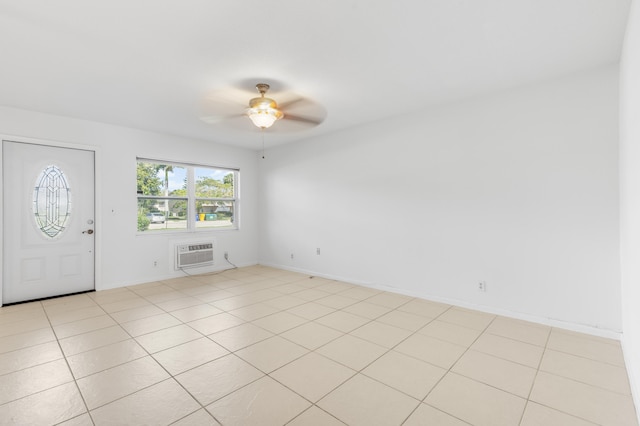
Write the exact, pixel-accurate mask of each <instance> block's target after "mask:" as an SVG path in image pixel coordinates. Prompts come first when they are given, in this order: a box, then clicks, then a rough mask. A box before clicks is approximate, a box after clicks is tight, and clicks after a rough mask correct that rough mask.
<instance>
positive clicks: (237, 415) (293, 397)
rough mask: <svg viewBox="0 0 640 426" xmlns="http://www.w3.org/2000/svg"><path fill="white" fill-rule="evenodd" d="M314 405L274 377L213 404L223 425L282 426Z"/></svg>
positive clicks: (258, 381)
mask: <svg viewBox="0 0 640 426" xmlns="http://www.w3.org/2000/svg"><path fill="white" fill-rule="evenodd" d="M310 406H311V404H310V403H309V402H308V401H306V400H304V399H303V398H301V397H300V396H299V395H297V394H296V393H294V392H291V391H290V390H289V389H287V388H285V387H284V386H282V385H281V384H280V383H278V382H276V381H275V380H273V379H272V378H270V377H263V378H261V379H259V380H257V381H255V382H253V383H251V384H250V385H248V386H245V387H244V388H242V389H239V390H237V391H235V392H233V393H232V394H230V395H227V396H226V397H224V398H222V399H220V400H218V401H216V402H214V403H213V404H210V405H208V406H207V407H206V409H207V410H208V411H209V412H210V413H211V414H212V415H213V416H214V417H215V418H216V419H218V420H220V422H221V423H222V424H225V425H227V424H229V425H231V424H234V425H258V424H259V425H261V426H280V425H284V424H286V423H287V422H289V420H291V419H293V418H294V417H296V416H297V415H298V414H300V413H301V412H303V411H304V410H306V409H307V408H309V407H310Z"/></svg>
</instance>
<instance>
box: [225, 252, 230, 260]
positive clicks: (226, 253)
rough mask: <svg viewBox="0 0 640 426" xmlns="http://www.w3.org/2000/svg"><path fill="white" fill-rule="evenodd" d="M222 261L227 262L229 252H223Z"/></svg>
mask: <svg viewBox="0 0 640 426" xmlns="http://www.w3.org/2000/svg"><path fill="white" fill-rule="evenodd" d="M224 260H229V252H228V251H225V252H224Z"/></svg>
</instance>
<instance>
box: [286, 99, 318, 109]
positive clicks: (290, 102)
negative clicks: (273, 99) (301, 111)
mask: <svg viewBox="0 0 640 426" xmlns="http://www.w3.org/2000/svg"><path fill="white" fill-rule="evenodd" d="M301 103H310V101H309V100H308V99H305V98H295V99H291V100H288V101H285V102H280V103H278V107H279V108H282V109H287V108H291V106H292V105H296V106H301V105H299V104H301Z"/></svg>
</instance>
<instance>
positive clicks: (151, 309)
mask: <svg viewBox="0 0 640 426" xmlns="http://www.w3.org/2000/svg"><path fill="white" fill-rule="evenodd" d="M160 314H164V311H163V310H162V309H160V308H158V307H157V306H155V305H145V306H140V307H134V308H131V309H125V310H122V311H119V312H113V313H111V314H110V315H111V318H113V319H114V320H116V321H117V322H118V323H120V324H122V323H124V322H129V321H135V320H139V319H142V318H147V317H152V316H155V315H160Z"/></svg>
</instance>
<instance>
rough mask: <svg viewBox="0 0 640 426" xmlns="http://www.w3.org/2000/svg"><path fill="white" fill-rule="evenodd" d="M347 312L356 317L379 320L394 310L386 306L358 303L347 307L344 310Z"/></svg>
mask: <svg viewBox="0 0 640 426" xmlns="http://www.w3.org/2000/svg"><path fill="white" fill-rule="evenodd" d="M343 311H345V312H349V313H351V314H354V315H358V316H359V317H363V318H367V319H370V320H373V319H377V318H379V317H381V316H383V315H385V314H387V313H389V312H391V311H392V308H387V307H385V306H380V305H374V304H373V303H368V302H366V301H364V302H358V303H356V304H354V305H351V306H347V307H346V308H344V309H343Z"/></svg>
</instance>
